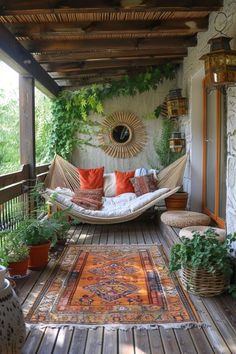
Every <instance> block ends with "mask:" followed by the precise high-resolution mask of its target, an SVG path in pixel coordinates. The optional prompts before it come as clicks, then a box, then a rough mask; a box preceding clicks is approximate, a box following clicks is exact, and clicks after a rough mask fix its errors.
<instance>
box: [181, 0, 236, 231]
mask: <svg viewBox="0 0 236 354" xmlns="http://www.w3.org/2000/svg"><path fill="white" fill-rule="evenodd" d="M222 12H223V14H222V13H221V14H219V15H218V16H217V14H218V12H213V13H212V14H211V15H210V17H209V29H208V31H206V32H203V33H199V34H198V44H197V46H196V47H193V48H189V50H188V56H187V57H186V58H185V60H184V63H183V68H182V70H181V75H179V79H178V84H179V86H180V87H182V88H183V94H184V95H186V96H187V97H188V98H189V102H190V107H189V115H188V117H187V118H186V117H183V118H182V119H181V120H180V126H181V129H182V130H183V131H185V132H186V136H187V146H188V148H189V149H190V151H191V154H190V157H191V159H192V156H193V153H194V151H195V150H196V149H202V146H201V144H202V141H199V144H197V143H194V144H193V143H192V142H193V139H194V134H195V130H194V129H192V125H193V115H194V112H193V109H192V104H193V102H194V95H193V91H192V87H193V80H194V76H195V75H196V74H197V73H198V72H201V71H202V69H203V65H204V64H203V62H202V61H201V60H199V58H200V57H201V56H202V55H203V54H205V53H208V52H209V50H210V48H209V45H208V44H207V42H208V40H209V39H210V38H212V37H217V36H218V35H219V34H218V33H217V31H216V28H217V29H222V28H223V27H224V29H223V32H224V34H225V35H227V36H230V37H233V39H232V41H231V48H232V49H236V1H235V0H225V1H224V6H223V8H222ZM216 16H217V17H216ZM215 27H216V28H215ZM227 102H228V109H227V134H228V150H227V151H228V153H227V180H226V184H227V215H226V223H227V231H228V232H233V231H236V88H230V89H228V90H227ZM199 115H200V116H201V117H202V112H200V111H199ZM194 164H195V165H194ZM197 164H199V166H200V165H201V164H202V161H201V160H199V161H196V162H195V161H193V159H192V161H191V168H189V169H188V170H187V174H186V178H185V179H186V181H188V182H187V183H188V184H189V185H191V183H192V181H193V170H194V169H197ZM186 188H187V187H186ZM188 188H190V189H191V193H192V194H193V192H194V191H193V186H191V187H189V186H188Z"/></svg>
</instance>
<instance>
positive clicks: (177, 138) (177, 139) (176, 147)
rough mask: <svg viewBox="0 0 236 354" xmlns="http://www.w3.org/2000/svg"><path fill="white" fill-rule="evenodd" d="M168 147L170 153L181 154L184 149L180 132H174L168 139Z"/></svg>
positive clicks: (183, 140)
mask: <svg viewBox="0 0 236 354" xmlns="http://www.w3.org/2000/svg"><path fill="white" fill-rule="evenodd" d="M169 147H170V150H171V151H172V152H181V151H182V150H183V149H184V147H185V138H184V135H183V134H182V133H180V132H174V133H172V134H171V138H170V139H169Z"/></svg>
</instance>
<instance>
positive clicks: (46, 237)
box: [17, 219, 60, 270]
mask: <svg viewBox="0 0 236 354" xmlns="http://www.w3.org/2000/svg"><path fill="white" fill-rule="evenodd" d="M59 229H60V224H59V223H58V222H57V221H56V220H53V219H41V220H39V219H26V220H24V221H22V223H21V224H20V225H19V227H18V230H17V231H18V233H19V235H20V238H21V240H22V241H23V242H24V243H25V244H26V245H27V246H28V247H29V265H28V268H29V269H32V270H40V269H42V268H44V267H45V266H46V265H47V263H48V253H49V249H50V246H51V245H54V244H55V243H56V240H57V238H56V232H57V231H58V230H59Z"/></svg>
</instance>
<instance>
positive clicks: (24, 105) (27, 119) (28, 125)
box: [19, 76, 36, 211]
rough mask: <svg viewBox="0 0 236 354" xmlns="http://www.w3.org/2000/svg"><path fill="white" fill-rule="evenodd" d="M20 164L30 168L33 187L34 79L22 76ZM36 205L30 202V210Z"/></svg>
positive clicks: (20, 95) (20, 81) (20, 88)
mask: <svg viewBox="0 0 236 354" xmlns="http://www.w3.org/2000/svg"><path fill="white" fill-rule="evenodd" d="M19 100H20V163H21V164H24V165H28V166H29V176H28V178H29V186H30V187H33V186H34V184H35V178H36V168H35V97H34V79H33V78H32V77H28V76H27V77H25V76H20V79H19ZM34 207H35V205H34V203H33V201H32V200H29V209H30V211H32V210H33V209H34Z"/></svg>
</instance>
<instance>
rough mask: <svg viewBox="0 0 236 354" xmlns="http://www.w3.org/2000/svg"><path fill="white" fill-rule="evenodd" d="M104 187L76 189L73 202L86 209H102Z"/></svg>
mask: <svg viewBox="0 0 236 354" xmlns="http://www.w3.org/2000/svg"><path fill="white" fill-rule="evenodd" d="M102 196H103V188H98V189H76V190H75V195H74V197H73V198H72V202H73V203H75V204H78V205H79V206H81V207H82V208H84V209H91V210H100V209H101V208H102Z"/></svg>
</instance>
